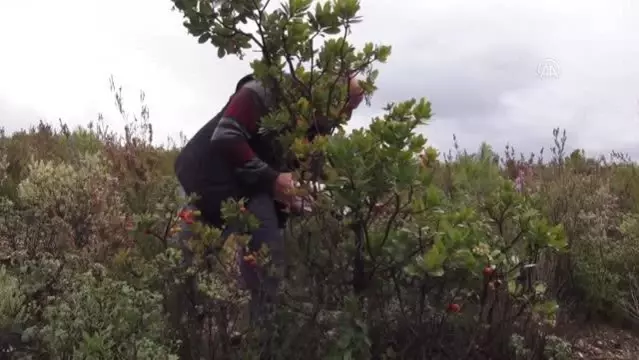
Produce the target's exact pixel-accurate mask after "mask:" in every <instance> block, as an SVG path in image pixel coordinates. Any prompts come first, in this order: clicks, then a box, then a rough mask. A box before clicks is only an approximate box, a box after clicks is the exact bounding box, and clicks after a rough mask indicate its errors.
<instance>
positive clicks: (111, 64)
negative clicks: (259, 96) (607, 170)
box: [0, 0, 639, 155]
mask: <svg viewBox="0 0 639 360" xmlns="http://www.w3.org/2000/svg"><path fill="white" fill-rule="evenodd" d="M171 5H172V4H171V2H170V1H169V0H111V1H98V0H59V1H55V2H51V1H45V0H30V1H11V2H9V1H6V2H1V3H0V32H1V33H2V34H4V35H3V37H2V39H0V49H1V50H0V51H1V53H2V54H3V55H2V57H0V123H1V124H2V125H5V126H6V127H7V128H8V129H9V130H15V129H17V128H20V127H25V126H27V125H28V124H31V123H36V122H37V121H38V120H39V117H43V118H45V119H47V120H49V121H56V120H57V118H59V117H61V118H62V119H63V120H65V121H67V122H69V123H72V124H85V123H87V122H88V121H90V120H93V119H95V117H96V116H97V113H98V112H103V113H105V115H106V118H107V120H108V121H110V122H111V123H112V124H115V125H116V126H117V125H119V124H121V122H120V120H119V118H118V116H117V114H116V113H115V111H114V110H115V108H114V106H113V99H112V96H111V95H110V94H109V89H108V77H109V75H111V74H113V75H114V76H115V79H116V82H118V83H120V84H122V85H123V86H124V91H125V96H126V97H125V100H126V101H127V102H128V104H129V105H130V106H129V108H130V109H131V110H135V109H136V108H137V104H135V101H137V96H138V94H137V92H138V91H139V90H140V89H142V90H144V91H145V92H146V93H147V102H148V104H149V106H150V109H151V117H152V121H153V123H154V125H155V128H156V131H157V132H158V135H159V136H158V138H160V139H162V138H164V137H165V136H166V135H168V134H176V133H177V132H179V131H180V130H183V131H184V132H185V133H186V134H187V135H190V134H193V133H194V132H195V131H196V130H197V129H198V127H199V126H200V125H201V124H203V123H204V122H205V121H206V120H207V119H208V118H210V117H211V116H212V115H213V114H215V113H216V112H217V110H218V109H219V107H220V106H221V105H223V103H224V102H225V101H226V100H227V98H228V95H229V92H230V91H231V90H232V88H233V86H234V85H235V82H236V81H237V79H238V78H239V77H240V76H242V75H244V74H245V73H246V72H247V70H248V64H246V63H243V62H240V61H238V60H236V59H233V58H229V59H224V60H219V59H217V56H216V54H215V49H213V48H212V47H211V46H209V45H199V44H197V42H196V41H195V39H194V38H192V37H191V36H189V35H188V34H186V30H185V29H184V28H183V26H182V19H181V16H180V14H179V13H176V12H172V11H171V10H170V9H171ZM362 7H363V12H362V15H363V16H364V23H363V24H361V25H358V27H357V28H356V34H355V40H356V41H357V42H358V43H361V42H363V41H374V42H383V43H387V44H391V45H393V55H392V56H391V59H390V61H389V63H388V64H387V65H385V66H383V67H382V69H381V70H382V75H381V77H380V84H379V85H380V91H379V92H378V94H377V95H376V97H375V98H374V107H373V108H372V109H367V110H362V111H360V113H359V114H358V115H357V117H356V119H355V121H354V123H355V124H356V125H362V124H365V123H366V122H367V120H368V118H369V117H370V115H372V114H374V113H375V112H376V111H377V110H378V109H379V108H381V106H382V105H383V104H384V103H386V102H388V101H397V100H402V99H405V98H407V97H411V96H427V97H429V98H431V99H432V100H433V108H434V111H435V112H436V113H437V116H436V117H435V120H434V122H433V124H432V125H430V126H428V127H426V128H425V130H424V131H425V133H426V134H427V135H428V137H429V138H430V139H431V141H433V143H434V144H436V145H439V146H442V147H449V146H450V144H451V143H450V139H451V137H452V133H453V132H454V133H456V134H457V135H458V137H459V138H460V140H461V142H462V145H465V146H471V147H474V146H476V145H477V144H478V143H479V142H480V141H482V140H487V141H489V142H491V143H494V144H495V145H496V147H497V148H499V147H500V146H502V145H503V143H505V142H506V141H509V140H510V141H512V142H514V143H515V145H518V147H520V148H522V149H524V150H526V151H530V150H534V149H537V148H539V147H540V146H543V145H548V144H549V143H550V141H549V140H550V131H551V129H552V128H553V127H555V126H559V127H566V128H567V129H568V132H569V137H570V139H569V142H570V144H571V145H573V146H577V147H585V148H586V149H588V150H591V151H607V150H609V149H612V148H621V149H624V150H626V151H630V152H634V153H635V154H637V155H639V138H638V137H637V136H635V134H636V133H637V131H636V129H637V127H638V126H639V103H638V102H637V99H639V88H638V87H639V67H638V66H637V64H639V23H638V22H636V21H633V19H637V18H639V3H638V2H637V1H633V0H585V1H577V0H566V1H556V0H552V1H551V0H538V1H534V2H531V1H524V0H485V1H471V0H447V1H438V2H432V1H420V0H404V1H402V2H401V6H398V2H397V1H396V0H392V1H391V0H364V1H362ZM545 58H551V59H554V60H555V61H557V63H558V64H559V66H560V70H561V72H560V76H559V78H557V79H545V80H542V79H540V78H539V75H538V74H537V66H538V64H539V62H540V61H543V59H545Z"/></svg>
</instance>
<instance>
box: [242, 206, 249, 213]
mask: <svg viewBox="0 0 639 360" xmlns="http://www.w3.org/2000/svg"><path fill="white" fill-rule="evenodd" d="M240 212H241V213H242V214H246V213H247V212H248V210H247V209H246V208H245V207H244V206H240Z"/></svg>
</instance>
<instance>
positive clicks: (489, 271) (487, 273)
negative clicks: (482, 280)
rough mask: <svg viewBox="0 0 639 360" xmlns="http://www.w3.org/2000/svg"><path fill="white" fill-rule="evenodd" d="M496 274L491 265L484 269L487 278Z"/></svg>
mask: <svg viewBox="0 0 639 360" xmlns="http://www.w3.org/2000/svg"><path fill="white" fill-rule="evenodd" d="M494 272H495V268H493V267H492V266H490V265H489V266H486V267H485V268H484V276H485V277H487V278H489V277H491V276H492V275H493V273H494Z"/></svg>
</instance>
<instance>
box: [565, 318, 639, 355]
mask: <svg viewBox="0 0 639 360" xmlns="http://www.w3.org/2000/svg"><path fill="white" fill-rule="evenodd" d="M564 337H565V338H566V339H567V340H569V341H570V342H571V343H572V344H573V346H574V353H575V355H576V359H586V360H637V359H639V334H637V333H634V332H632V331H628V330H620V329H616V328H612V327H610V326H607V325H584V324H576V323H575V324H571V326H570V327H568V328H567V329H566V335H564Z"/></svg>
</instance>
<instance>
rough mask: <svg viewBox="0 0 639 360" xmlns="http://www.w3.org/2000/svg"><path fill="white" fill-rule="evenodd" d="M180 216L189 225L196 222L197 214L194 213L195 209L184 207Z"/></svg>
mask: <svg viewBox="0 0 639 360" xmlns="http://www.w3.org/2000/svg"><path fill="white" fill-rule="evenodd" d="M178 216H179V217H180V219H182V221H184V222H185V223H187V224H189V225H191V224H193V223H194V222H195V215H194V214H193V211H191V210H186V209H183V210H182V211H180V213H179V214H178Z"/></svg>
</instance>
